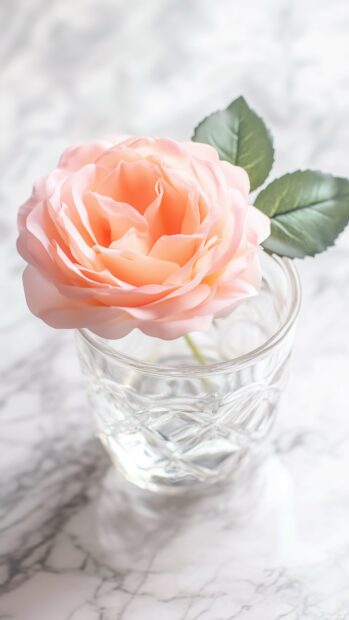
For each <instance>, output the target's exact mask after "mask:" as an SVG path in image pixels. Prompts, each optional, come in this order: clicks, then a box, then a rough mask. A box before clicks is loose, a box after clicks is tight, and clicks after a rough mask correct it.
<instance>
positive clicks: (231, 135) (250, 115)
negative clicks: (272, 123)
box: [192, 97, 274, 190]
mask: <svg viewBox="0 0 349 620" xmlns="http://www.w3.org/2000/svg"><path fill="white" fill-rule="evenodd" d="M192 139H193V140H194V141H195V142H205V143H207V144H210V145H211V146H213V147H214V148H215V149H216V150H217V151H218V154H219V157H220V159H224V160H225V161H228V162H230V163H231V164H234V165H236V166H241V167H242V168H244V169H245V170H246V172H247V173H248V176H249V178H250V183H251V190H254V189H256V188H257V187H259V186H260V185H261V184H262V183H263V182H264V181H265V179H266V178H267V176H268V174H269V172H270V170H271V167H272V165H273V159H274V149H273V141H272V137H271V135H270V133H269V131H268V129H267V127H266V126H265V124H264V122H263V121H262V119H261V118H260V117H259V116H257V114H256V113H255V112H253V110H251V108H250V107H249V106H248V105H247V103H246V101H245V99H244V98H243V97H238V99H235V100H234V101H233V102H232V103H231V104H230V105H229V106H228V107H227V108H226V109H225V110H220V111H218V112H214V113H213V114H211V115H210V116H208V117H207V118H205V119H204V120H203V121H202V122H201V123H200V124H199V125H198V126H197V127H196V129H195V130H194V135H193V138H192Z"/></svg>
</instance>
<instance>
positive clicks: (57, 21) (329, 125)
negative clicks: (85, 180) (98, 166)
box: [0, 0, 349, 620]
mask: <svg viewBox="0 0 349 620" xmlns="http://www.w3.org/2000/svg"><path fill="white" fill-rule="evenodd" d="M0 12H1V18H2V20H1V23H2V24H3V28H2V36H1V38H0V63H1V81H2V84H1V90H0V113H1V121H2V129H1V141H0V158H1V172H2V182H1V186H0V217H1V223H0V233H1V267H2V268H1V269H0V285H1V295H0V319H1V327H0V329H1V331H0V334H1V349H0V371H1V395H0V403H1V411H0V593H1V596H0V620H1V619H2V620H5V619H6V620H119V619H120V620H121V619H122V620H148V619H149V620H155V619H156V620H157V619H163V618H164V619H166V620H172V619H173V620H197V619H199V618H200V620H231V619H233V618H234V619H235V618H239V619H240V618H241V620H279V619H281V618H287V620H300V619H301V620H303V619H304V620H320V619H322V620H346V619H348V618H349V528H348V522H349V415H348V403H349V389H348V359H349V358H348V354H349V336H348V334H349V329H348V328H349V313H348V301H349V268H348V264H349V263H348V259H349V243H348V242H349V231H347V232H346V233H345V234H344V235H342V237H341V238H340V240H339V242H338V244H337V246H336V248H334V249H331V250H330V251H329V252H328V253H327V254H326V255H323V256H321V257H319V258H317V259H316V260H307V261H305V262H304V263H302V264H301V265H299V268H300V271H301V275H302V280H303V289H304V303H303V310H302V313H301V317H300V323H299V329H298V337H297V342H296V346H295V352H294V356H293V363H292V374H291V379H290V382H289V385H288V388H287V390H286V393H285V395H284V399H283V403H282V407H281V414H280V417H279V420H278V425H277V428H276V429H275V438H274V448H275V454H274V456H272V457H271V458H270V459H269V460H268V461H267V462H266V464H265V466H264V467H263V468H262V471H261V473H260V475H259V477H257V478H256V480H255V482H254V485H255V488H253V489H252V490H250V491H251V492H250V491H249V492H248V493H246V494H245V495H244V496H239V494H238V493H237V492H236V491H235V490H234V489H232V491H231V493H226V494H225V495H223V496H222V497H218V498H212V497H211V498H207V499H206V500H202V501H201V502H192V505H191V506H190V507H189V509H188V506H186V507H184V508H183V510H178V511H177V512H176V510H172V509H171V505H170V506H169V505H167V506H166V505H164V504H161V502H160V503H157V501H156V500H155V499H150V498H148V497H147V496H145V495H144V494H142V493H136V492H135V491H133V490H132V489H131V488H130V487H129V486H128V485H126V484H122V483H121V482H116V481H115V480H113V479H112V477H111V475H110V474H109V475H107V476H106V472H107V469H108V461H107V458H106V456H105V455H104V452H103V450H102V448H101V446H100V445H99V443H98V442H97V440H96V439H95V438H94V436H93V429H92V423H91V419H90V415H89V412H88V408H87V404H86V400H85V392H84V389H83V385H82V380H81V377H80V372H79V369H78V365H77V361H76V358H75V352H74V343H73V338H72V334H70V333H64V332H55V331H53V330H50V329H49V328H48V327H46V326H45V325H43V324H41V323H40V322H39V321H38V320H36V319H35V318H34V317H32V316H31V315H30V314H29V311H28V310H27V308H26V306H25V302H24V297H23V292H22V288H21V282H20V273H21V270H22V267H23V265H22V263H21V261H20V259H19V257H18V256H17V255H16V251H15V247H14V242H15V237H16V231H15V218H16V211H17V207H18V205H19V204H20V203H21V202H22V201H23V200H24V199H25V198H26V197H27V196H28V193H29V192H30V190H31V184H32V181H33V179H34V178H35V177H37V176H39V175H40V174H42V173H44V172H47V171H48V170H49V169H50V168H51V167H52V166H53V165H54V163H55V161H56V159H57V156H58V155H59V153H60V151H61V150H62V149H63V147H64V146H65V145H67V144H69V143H71V142H74V141H79V140H84V139H87V138H91V137H97V136H103V135H108V134H111V133H115V132H118V131H123V132H132V133H143V134H144V133H150V134H151V133H155V134H158V135H162V134H167V135H172V136H174V137H177V138H182V137H187V136H189V135H190V131H191V128H192V126H193V125H194V124H195V123H196V122H197V121H198V120H200V119H201V118H202V116H203V115H205V114H206V113H208V112H210V111H211V110H213V109H214V108H216V107H220V106H221V107H222V106H224V105H225V104H226V103H228V101H229V100H230V99H232V98H233V97H235V96H237V95H238V94H240V93H242V94H244V95H245V96H246V97H247V98H248V100H249V101H250V102H251V104H252V105H253V106H254V107H255V108H256V109H257V110H259V112H260V113H261V114H262V115H263V116H265V117H266V119H267V120H268V122H269V125H270V126H271V127H272V129H273V133H274V135H275V143H276V148H277V150H278V161H277V163H276V166H275V168H274V172H273V173H274V174H278V173H280V172H282V171H286V170H287V169H293V168H295V167H305V166H308V167H312V168H323V169H327V170H329V171H331V172H335V173H338V174H342V175H348V174H349V163H348V162H349V159H348V146H349V123H348V110H349V68H348V62H347V57H348V52H349V44H348V34H347V33H348V28H349V4H348V3H347V2H344V1H343V0H331V2H329V1H328V0H262V1H260V2H255V1H254V0H234V2H231V0H217V1H216V2H211V1H210V0H167V1H166V0H165V1H162V2H161V0H147V2H146V3H145V2H142V1H141V0H134V2H132V3H131V2H127V1H126V0H99V1H98V2H97V1H96V2H93V0H89V1H85V0H74V2H68V0H52V1H51V2H45V1H44V0H14V1H12V2H11V1H10V0H7V1H5V2H2V3H1V6H0ZM177 508H178V506H177ZM106 546H108V548H109V552H110V553H109V556H108V559H106V555H105V554H104V551H103V549H105V548H106Z"/></svg>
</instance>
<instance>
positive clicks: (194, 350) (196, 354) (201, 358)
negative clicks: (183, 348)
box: [184, 334, 206, 366]
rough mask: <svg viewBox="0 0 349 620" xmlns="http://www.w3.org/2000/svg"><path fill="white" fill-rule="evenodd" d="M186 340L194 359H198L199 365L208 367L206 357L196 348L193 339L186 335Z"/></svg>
mask: <svg viewBox="0 0 349 620" xmlns="http://www.w3.org/2000/svg"><path fill="white" fill-rule="evenodd" d="M184 340H185V341H186V343H187V345H188V347H189V349H191V351H192V353H193V355H194V357H196V359H197V361H198V362H199V364H201V366H206V360H205V358H204V356H203V355H202V353H201V351H200V349H198V347H197V346H196V344H195V342H194V341H193V340H192V339H191V337H190V336H188V334H186V335H185V336H184Z"/></svg>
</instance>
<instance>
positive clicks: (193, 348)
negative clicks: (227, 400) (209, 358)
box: [183, 334, 214, 394]
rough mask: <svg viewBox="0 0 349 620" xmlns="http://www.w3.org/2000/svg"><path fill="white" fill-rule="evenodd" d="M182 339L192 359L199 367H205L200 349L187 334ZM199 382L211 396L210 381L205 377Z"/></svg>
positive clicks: (211, 387) (211, 386)
mask: <svg viewBox="0 0 349 620" xmlns="http://www.w3.org/2000/svg"><path fill="white" fill-rule="evenodd" d="M183 337H184V340H185V341H186V343H187V345H188V347H189V349H190V350H191V352H192V353H193V355H194V357H195V358H196V359H197V361H198V362H199V364H200V365H201V366H206V360H205V358H204V356H203V355H202V353H201V351H200V349H199V348H198V347H197V346H196V344H195V342H194V341H193V340H192V339H191V337H190V336H189V335H188V334H186V335H185V336H183ZM201 381H202V383H203V385H204V386H205V388H206V390H207V391H208V392H209V393H210V394H212V393H213V391H214V389H213V385H212V383H211V381H210V380H209V379H207V378H206V377H201Z"/></svg>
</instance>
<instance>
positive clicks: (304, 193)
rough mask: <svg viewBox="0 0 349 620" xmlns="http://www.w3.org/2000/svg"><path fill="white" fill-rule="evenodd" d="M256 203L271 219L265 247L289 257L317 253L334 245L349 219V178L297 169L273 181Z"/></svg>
mask: <svg viewBox="0 0 349 620" xmlns="http://www.w3.org/2000/svg"><path fill="white" fill-rule="evenodd" d="M254 204H255V206H256V207H257V208H258V209H259V210H260V211H263V213H265V214H266V215H268V216H269V217H270V218H271V234H270V237H268V239H266V241H264V243H263V247H264V248H265V249H266V250H268V251H269V252H274V253H275V254H279V255H280V256H289V257H290V258H304V256H315V254H318V253H319V252H323V251H324V250H326V248H328V246H330V245H333V244H334V242H335V240H336V238H337V237H338V235H339V233H341V232H342V230H343V229H344V228H345V226H346V225H347V224H348V222H349V181H348V179H343V178H340V177H333V176H331V175H330V174H323V173H322V172H316V171H313V170H304V171H300V170H298V171H297V172H292V173H291V174H285V176H283V177H280V178H279V179H276V180H275V181H273V182H272V183H270V185H268V186H267V187H266V188H265V189H263V190H262V191H261V192H260V194H259V195H258V196H257V198H256V200H255V203H254Z"/></svg>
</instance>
